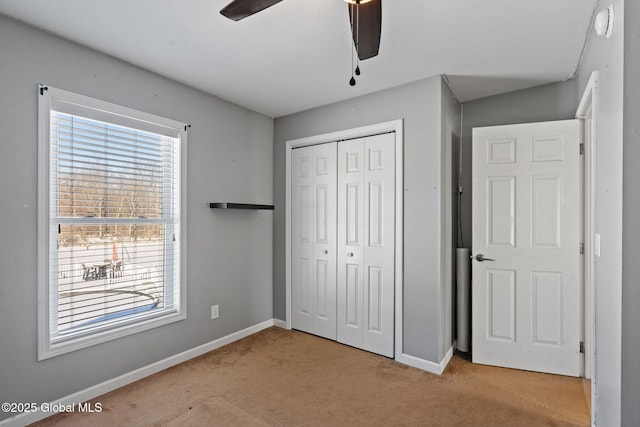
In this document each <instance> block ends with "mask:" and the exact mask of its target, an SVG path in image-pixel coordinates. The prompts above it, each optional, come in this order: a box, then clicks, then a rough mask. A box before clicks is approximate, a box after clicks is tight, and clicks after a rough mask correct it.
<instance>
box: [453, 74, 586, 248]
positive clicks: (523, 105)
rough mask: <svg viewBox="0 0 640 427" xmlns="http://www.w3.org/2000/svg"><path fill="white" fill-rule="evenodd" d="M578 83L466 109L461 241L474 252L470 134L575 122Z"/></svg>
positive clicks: (501, 97)
mask: <svg viewBox="0 0 640 427" xmlns="http://www.w3.org/2000/svg"><path fill="white" fill-rule="evenodd" d="M578 101H579V97H578V89H577V81H576V80H569V81H566V82H558V83H552V84H548V85H544V86H538V87H534V88H531V89H524V90H519V91H516V92H511V93H506V94H504V95H496V96H491V97H488V98H483V99H478V100H475V101H468V102H465V103H464V105H463V108H464V114H463V117H464V118H463V124H464V129H463V131H462V138H463V140H462V156H463V158H462V162H463V166H462V167H463V173H462V187H463V192H462V237H463V243H464V247H466V248H471V244H472V239H471V189H472V187H471V178H472V177H471V174H472V168H471V131H472V129H473V128H474V127H482V126H499V125H507V124H516V123H532V122H544V121H551V120H565V119H573V118H575V115H576V108H577V107H578Z"/></svg>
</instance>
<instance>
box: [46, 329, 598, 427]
mask: <svg viewBox="0 0 640 427" xmlns="http://www.w3.org/2000/svg"><path fill="white" fill-rule="evenodd" d="M93 402H94V403H95V402H100V403H101V404H102V407H103V411H102V412H100V413H93V414H80V413H75V414H59V415H55V416H53V417H50V418H48V419H46V420H43V421H41V422H40V423H38V425H42V426H86V425H91V426H99V425H109V426H142V425H162V426H165V425H167V426H201V425H216V426H364V425H366V426H402V425H406V426H483V427H484V426H510V427H511V426H514V427H515V426H589V425H590V413H589V409H588V407H587V403H586V399H585V394H584V389H583V382H582V380H581V379H579V378H569V377H562V376H557V375H548V374H539V373H533V372H526V371H517V370H512V369H503V368H495V367H490V366H482V365H474V364H472V363H470V362H468V361H467V360H465V359H464V358H462V357H459V356H454V357H453V358H452V360H451V362H450V363H449V366H448V367H447V369H446V371H445V372H444V374H443V375H442V376H437V375H433V374H429V373H427V372H424V371H421V370H419V369H415V368H411V367H408V366H405V365H402V364H399V363H397V362H395V361H393V360H391V359H387V358H385V357H381V356H377V355H374V354H371V353H367V352H365V351H361V350H356V349H353V348H350V347H347V346H344V345H341V344H338V343H335V342H332V341H327V340H325V339H322V338H318V337H315V336H312V335H308V334H304V333H301V332H296V331H287V330H284V329H280V328H269V329H267V330H264V331H262V332H259V333H257V334H255V335H252V336H250V337H247V338H245V339H243V340H240V341H237V342H235V343H233V344H230V345H227V346H225V347H222V348H220V349H218V350H216V351H212V352H210V353H207V354H205V355H203V356H201V357H198V358H196V359H192V360H190V361H188V362H185V363H183V364H180V365H177V366H175V367H173V368H170V369H167V370H165V371H162V372H160V373H158V374H155V375H153V376H150V377H148V378H145V379H143V380H140V381H138V382H136V383H133V384H130V385H128V386H126V387H123V388H121V389H119V390H115V391H113V392H111V393H108V394H106V395H104V396H101V397H99V398H97V399H95V400H94V401H93Z"/></svg>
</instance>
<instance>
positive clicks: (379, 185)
mask: <svg viewBox="0 0 640 427" xmlns="http://www.w3.org/2000/svg"><path fill="white" fill-rule="evenodd" d="M394 142H395V137H394V134H384V135H377V136H373V137H367V138H362V139H356V140H351V141H343V142H340V144H339V145H338V295H337V298H338V303H337V304H338V331H337V333H338V341H339V342H342V343H344V344H347V345H351V346H354V347H358V348H362V349H365V350H368V351H371V352H374V353H378V354H382V355H385V356H388V357H393V355H394V276H395V274H394V270H395V268H394V267H395V264H394V252H395V249H394V247H395V233H394V223H395V217H394V213H395V194H394V190H395V149H394Z"/></svg>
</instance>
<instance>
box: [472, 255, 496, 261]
mask: <svg viewBox="0 0 640 427" xmlns="http://www.w3.org/2000/svg"><path fill="white" fill-rule="evenodd" d="M476 260H477V261H479V262H484V261H495V259H493V258H485V257H484V255H482V254H478V255H476Z"/></svg>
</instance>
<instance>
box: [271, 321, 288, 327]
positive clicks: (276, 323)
mask: <svg viewBox="0 0 640 427" xmlns="http://www.w3.org/2000/svg"><path fill="white" fill-rule="evenodd" d="M273 326H277V327H278V328H282V329H287V322H285V321H284V320H280V319H273Z"/></svg>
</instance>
